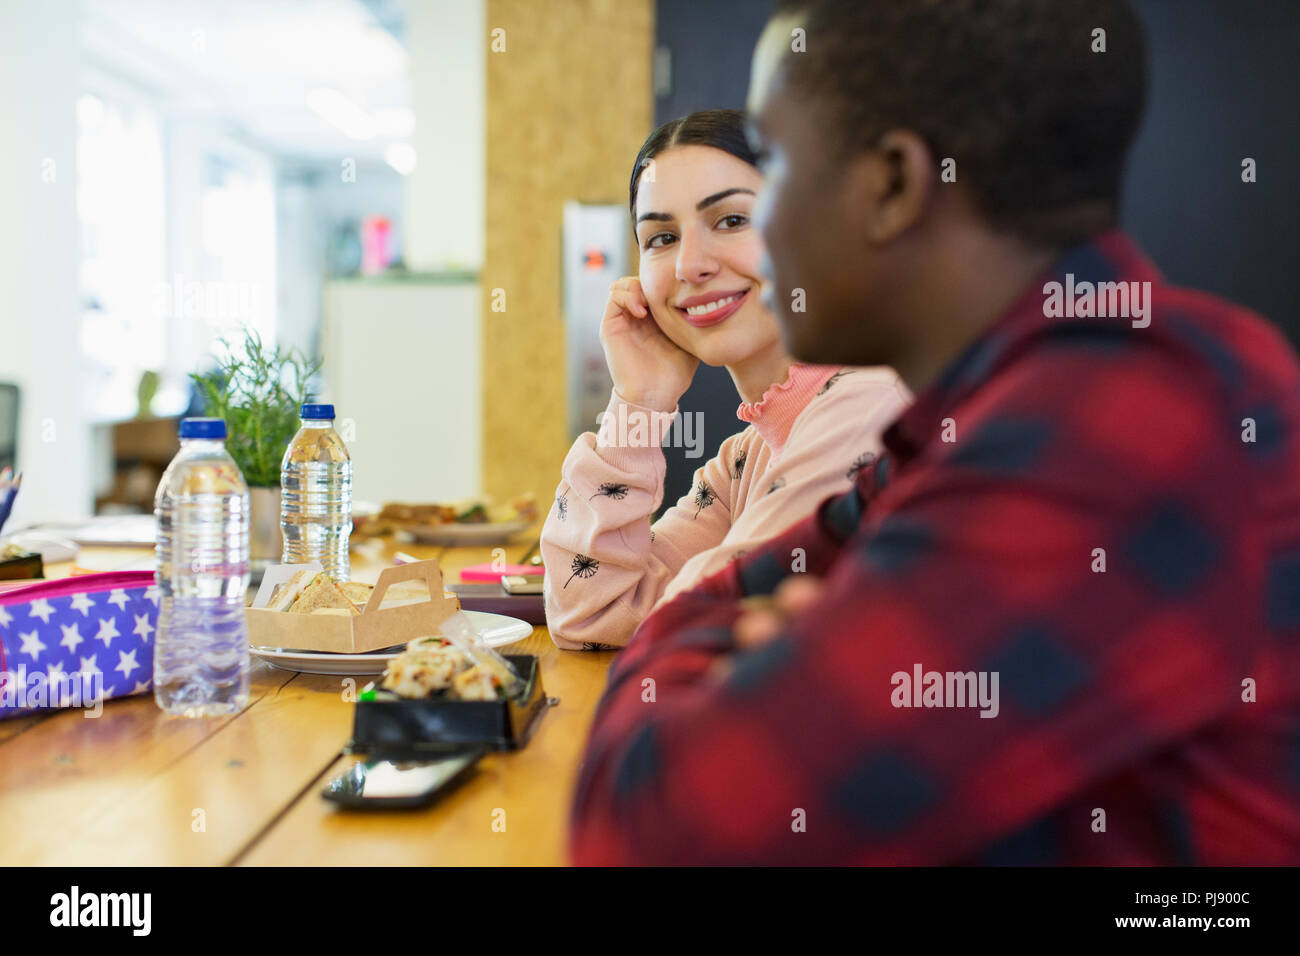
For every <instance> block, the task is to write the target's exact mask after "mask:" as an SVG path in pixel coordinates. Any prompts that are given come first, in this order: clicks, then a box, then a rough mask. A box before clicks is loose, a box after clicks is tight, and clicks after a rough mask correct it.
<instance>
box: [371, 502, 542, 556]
mask: <svg viewBox="0 0 1300 956" xmlns="http://www.w3.org/2000/svg"><path fill="white" fill-rule="evenodd" d="M536 521H537V503H536V501H535V500H534V498H533V496H532V495H531V494H527V495H521V496H520V497H518V498H516V499H514V500H513V501H511V502H510V503H509V504H505V505H494V504H492V503H491V502H490V501H488V500H485V499H481V498H471V499H465V500H463V501H456V502H449V503H447V504H426V505H419V504H403V503H399V502H390V503H388V504H386V505H384V506H383V508H381V509H380V510H379V512H378V513H377V514H374V515H365V516H362V517H360V518H358V517H354V518H353V527H352V531H353V534H357V535H363V536H375V535H384V534H396V535H402V536H405V537H407V538H409V539H411V540H413V541H416V542H418V543H420V544H432V545H443V546H448V547H460V546H464V545H488V544H505V543H506V542H508V541H510V539H511V538H513V537H514V536H515V535H517V534H519V533H520V532H522V531H524V530H526V529H527V528H529V527H531V526H532V525H533V524H534V523H535V522H536Z"/></svg>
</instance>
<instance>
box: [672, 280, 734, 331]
mask: <svg viewBox="0 0 1300 956" xmlns="http://www.w3.org/2000/svg"><path fill="white" fill-rule="evenodd" d="M749 291H750V290H749V289H741V290H739V291H735V292H727V291H720V292H705V293H702V294H700V295H693V296H690V297H689V298H686V299H683V300H682V301H681V302H679V303H678V304H677V311H678V312H679V313H681V316H682V318H684V319H685V320H686V321H687V322H689V323H690V324H691V325H693V326H695V327H696V328H697V329H704V328H708V327H709V326H713V325H717V324H718V323H719V322H722V321H723V320H725V319H727V318H729V317H730V316H732V315H734V314H735V313H736V310H737V309H739V308H740V307H741V306H742V305H744V304H745V301H746V300H747V299H748V297H749Z"/></svg>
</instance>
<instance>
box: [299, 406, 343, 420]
mask: <svg viewBox="0 0 1300 956" xmlns="http://www.w3.org/2000/svg"><path fill="white" fill-rule="evenodd" d="M298 414H299V416H301V417H302V418H306V419H315V420H317V421H320V420H323V419H328V420H329V421H334V406H333V405H304V406H303V407H302V410H301V411H299V413H298Z"/></svg>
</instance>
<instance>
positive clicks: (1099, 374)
mask: <svg viewBox="0 0 1300 956" xmlns="http://www.w3.org/2000/svg"><path fill="white" fill-rule="evenodd" d="M1053 273H1054V275H1045V276H1044V277H1043V280H1044V282H1046V281H1050V280H1051V279H1053V278H1055V279H1057V280H1059V281H1061V282H1062V283H1063V284H1064V283H1065V282H1066V279H1065V276H1066V274H1067V273H1069V274H1072V275H1073V277H1074V284H1075V286H1074V287H1075V289H1076V290H1077V289H1079V288H1080V286H1079V283H1082V282H1085V281H1089V282H1098V281H1104V282H1110V281H1117V280H1118V281H1128V282H1150V283H1151V286H1150V298H1149V300H1148V301H1149V302H1150V303H1151V304H1152V305H1151V311H1150V312H1148V317H1149V319H1150V323H1149V326H1147V327H1145V328H1138V327H1135V325H1134V321H1136V320H1132V321H1131V320H1130V319H1126V318H1093V317H1079V318H1049V317H1048V316H1046V315H1045V311H1047V310H1046V308H1045V304H1044V303H1045V300H1046V299H1047V296H1046V294H1045V292H1044V288H1043V283H1035V284H1034V286H1033V287H1031V288H1030V289H1029V290H1028V291H1027V292H1026V293H1025V295H1024V297H1023V298H1022V299H1021V300H1020V301H1019V303H1018V304H1016V305H1015V306H1014V307H1013V308H1011V309H1010V310H1009V311H1008V313H1007V314H1006V315H1004V316H1003V317H1002V318H1001V319H999V320H998V321H997V322H996V323H995V324H994V325H993V326H992V327H991V328H990V329H989V330H988V331H987V332H986V333H985V334H984V335H982V336H981V337H980V338H979V339H978V340H977V341H976V342H975V343H973V345H972V346H971V347H970V348H969V349H968V350H967V351H966V352H965V353H964V354H963V355H962V357H961V358H959V359H958V360H957V361H956V362H955V363H953V365H952V366H950V367H949V368H948V370H947V371H946V372H945V373H944V374H943V375H942V376H941V378H940V380H939V381H938V382H937V383H936V384H935V385H934V386H932V387H931V388H930V389H929V390H928V391H927V392H926V393H924V394H923V395H921V396H920V397H919V398H918V400H917V402H916V404H915V405H914V406H913V407H912V408H910V409H909V410H908V411H907V412H905V413H904V414H903V416H902V417H901V418H900V419H899V420H898V421H896V422H895V423H894V424H893V425H892V426H891V427H890V429H889V430H888V431H887V432H886V435H885V446H886V448H887V450H888V452H887V454H886V455H885V456H884V457H882V458H881V459H880V460H879V461H878V462H876V463H875V465H874V467H870V468H867V469H865V470H864V471H863V472H861V473H860V475H859V477H858V481H857V487H856V490H855V491H853V492H850V493H849V494H846V495H844V496H842V497H838V498H832V499H829V500H827V501H826V502H824V503H823V504H822V506H821V507H820V508H819V510H818V512H817V513H816V514H815V515H814V516H812V517H811V518H809V519H807V520H805V521H803V522H801V523H799V524H797V525H795V526H793V527H792V528H791V529H789V530H788V531H787V532H785V533H784V534H783V535H782V536H781V537H779V538H777V539H775V540H774V541H772V542H771V543H770V544H769V545H768V546H765V547H764V548H763V549H761V550H758V551H754V552H751V553H750V554H749V555H747V556H745V557H744V558H743V559H741V560H739V561H737V562H735V563H733V564H732V565H730V566H729V567H728V568H727V569H725V570H723V571H721V572H719V573H718V574H717V575H715V576H713V577H711V578H709V579H708V580H707V581H705V582H704V583H703V584H701V585H700V586H699V587H698V588H696V589H695V590H693V591H690V592H688V593H685V594H683V595H681V596H680V597H678V598H677V599H676V600H674V601H672V602H671V603H669V604H667V605H665V606H664V607H662V608H661V609H659V611H658V612H657V613H655V614H654V615H652V616H651V617H650V618H648V619H647V620H646V621H645V622H644V623H643V624H642V626H641V628H640V630H639V631H638V633H637V634H636V636H635V637H634V639H633V641H632V643H631V644H630V645H629V646H628V648H627V649H626V650H625V651H624V652H623V653H622V655H620V657H619V658H618V659H617V660H616V661H615V663H614V665H613V667H612V669H611V672H610V678H609V686H608V689H607V691H606V694H605V696H604V698H603V700H602V702H601V704H600V708H599V711H598V713H597V715H596V718H595V722H594V726H593V731H592V735H591V740H590V742H589V745H588V749H587V754H586V760H585V764H584V766H583V769H582V772H581V776H580V779H579V781H578V787H577V793H576V797H575V803H574V808H573V820H572V854H573V858H574V859H575V860H576V861H577V862H579V863H586V864H607V863H615V864H617V863H783V864H808V863H816V864H827V863H831V864H857V863H868V864H876V863H888V864H953V863H1045V864H1054V863H1087V864H1183V863H1186V864H1254V863H1259V864H1283V863H1288V864H1295V863H1298V862H1300V368H1298V367H1297V362H1296V357H1295V354H1294V353H1293V351H1292V349H1291V348H1290V346H1289V345H1288V344H1287V343H1286V341H1285V340H1284V339H1283V338H1282V337H1281V336H1280V335H1279V334H1278V333H1277V332H1276V331H1275V330H1274V329H1273V328H1272V327H1271V326H1270V325H1268V324H1266V323H1265V322H1264V321H1263V320H1261V319H1260V318H1259V317H1258V316H1256V315H1254V314H1252V313H1251V312H1248V311H1246V310H1244V309H1241V308H1238V307H1236V306H1233V305H1232V304H1230V303H1226V302H1223V301H1220V300H1217V299H1214V298H1212V297H1210V296H1208V295H1205V294H1203V293H1200V292H1195V291H1190V290H1186V289H1179V288H1175V287H1172V286H1169V285H1166V284H1165V283H1164V282H1163V280H1162V278H1161V276H1160V275H1159V273H1158V272H1157V271H1156V270H1155V268H1154V267H1153V266H1152V265H1151V264H1150V263H1149V262H1148V261H1147V260H1145V259H1144V258H1143V257H1142V256H1141V255H1140V253H1139V252H1138V251H1137V250H1136V249H1135V248H1134V246H1133V245H1132V244H1131V243H1130V242H1129V241H1128V240H1127V239H1126V238H1125V237H1124V236H1123V235H1122V234H1119V233H1111V234H1108V235H1106V236H1103V237H1101V238H1099V239H1098V240H1096V241H1095V242H1093V243H1091V244H1088V245H1084V246H1080V247H1078V248H1076V249H1075V250H1073V251H1072V252H1071V253H1070V254H1069V255H1067V256H1066V257H1064V258H1063V259H1062V260H1061V262H1060V263H1058V265H1057V267H1056V268H1055V269H1054V270H1053ZM1138 288H1140V287H1138ZM801 555H802V556H803V560H804V561H806V570H807V572H808V573H812V574H816V575H821V576H823V577H824V580H825V584H826V592H825V600H824V601H822V602H820V604H819V605H818V606H817V607H816V609H815V610H812V611H810V612H809V613H806V614H804V615H802V616H799V617H796V618H795V619H793V620H792V621H791V622H790V623H789V626H788V629H787V630H786V632H785V633H784V634H783V635H782V636H781V637H779V638H778V639H776V640H775V641H774V642H772V643H771V644H770V645H767V646H766V647H764V648H762V649H761V650H756V651H751V652H747V653H736V652H735V650H734V647H733V643H732V632H731V626H732V624H733V622H734V621H735V619H736V617H737V615H738V614H740V613H741V606H740V605H739V604H738V600H739V599H740V598H742V597H743V596H745V595H750V594H758V593H770V592H771V590H772V589H773V588H774V587H775V585H776V584H777V582H779V581H780V580H781V579H782V578H783V577H785V576H786V575H787V574H790V573H792V566H794V565H797V564H798V563H799V561H800V560H801V558H800V556H801ZM723 660H725V661H729V662H730V663H731V664H732V665H734V666H733V669H732V670H731V672H730V674H729V675H728V676H726V677H722V676H721V675H720V674H719V673H718V672H717V670H716V669H714V665H715V664H717V663H718V662H719V661H723ZM918 670H919V671H920V672H921V673H922V674H925V673H928V672H931V671H933V672H937V673H938V674H939V675H940V678H941V679H942V680H943V681H944V683H943V688H942V689H944V690H948V689H951V691H952V695H951V696H943V695H936V696H933V697H931V698H930V699H931V700H932V701H941V702H944V703H946V704H948V705H950V706H942V707H940V706H934V707H931V706H899V705H900V704H901V703H903V702H908V703H912V704H918V703H919V704H924V701H925V698H923V697H921V696H919V695H920V692H921V690H920V689H919V688H918V689H916V690H911V689H910V688H905V687H904V685H903V683H902V681H901V677H902V676H904V675H905V676H907V677H909V678H910V677H912V676H913V675H914V674H916V673H917V671H918ZM949 672H951V673H953V674H958V675H960V674H968V673H969V674H972V676H975V677H978V675H980V674H983V675H984V676H985V677H986V678H987V680H988V683H987V684H986V687H988V688H990V689H991V688H992V686H993V685H992V683H991V681H992V675H996V676H997V679H998V683H997V688H998V693H997V700H998V706H997V713H996V716H990V717H981V716H980V714H981V708H979V707H971V706H966V707H962V706H951V705H954V704H960V702H961V699H960V697H958V696H957V695H956V690H957V689H960V687H961V682H960V681H958V682H955V683H953V682H950V681H949V679H948V678H947V677H946V675H947V674H948V673H949ZM922 685H923V686H928V687H931V688H933V681H932V679H930V678H925V677H923V678H922ZM912 694H916V695H917V696H912ZM983 710H984V711H987V712H991V710H992V708H983Z"/></svg>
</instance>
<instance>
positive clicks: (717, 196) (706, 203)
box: [636, 186, 756, 225]
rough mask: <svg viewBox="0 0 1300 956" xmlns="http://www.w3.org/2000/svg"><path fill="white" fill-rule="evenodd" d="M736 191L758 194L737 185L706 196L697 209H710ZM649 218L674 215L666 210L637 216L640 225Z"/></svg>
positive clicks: (666, 219) (668, 219) (665, 218)
mask: <svg viewBox="0 0 1300 956" xmlns="http://www.w3.org/2000/svg"><path fill="white" fill-rule="evenodd" d="M736 193H747V194H748V195H750V196H753V195H756V193H755V192H754V190H752V189H745V188H744V187H743V186H736V187H734V188H732V189H724V190H722V192H720V193H714V194H713V195H712V196H705V197H704V198H703V199H701V200H700V201H699V202H697V203H696V204H695V209H696V211H697V212H701V211H703V210H705V209H708V208H709V207H710V206H712V205H713V204H714V203H716V202H722V200H724V199H726V198H727V197H728V196H734V195H735V194H736ZM647 219H652V220H654V221H655V222H672V220H673V217H672V216H670V215H669V214H668V213H666V212H643V213H642V214H641V215H639V216H637V217H636V221H637V225H640V224H641V223H643V222H645V221H646V220H647Z"/></svg>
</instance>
